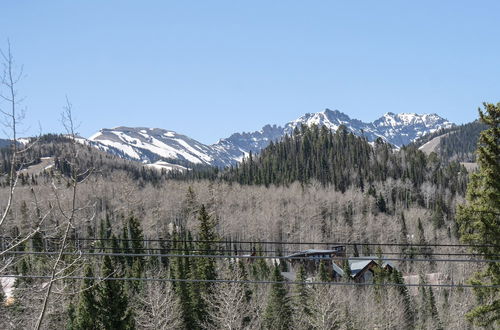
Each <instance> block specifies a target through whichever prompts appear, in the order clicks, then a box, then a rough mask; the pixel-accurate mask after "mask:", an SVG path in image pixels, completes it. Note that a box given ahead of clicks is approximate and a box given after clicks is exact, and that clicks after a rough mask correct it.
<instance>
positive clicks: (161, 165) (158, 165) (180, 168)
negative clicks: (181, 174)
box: [145, 161, 187, 171]
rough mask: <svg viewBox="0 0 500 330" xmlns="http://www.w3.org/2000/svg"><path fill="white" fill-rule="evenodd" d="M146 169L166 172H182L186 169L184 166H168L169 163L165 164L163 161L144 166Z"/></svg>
mask: <svg viewBox="0 0 500 330" xmlns="http://www.w3.org/2000/svg"><path fill="white" fill-rule="evenodd" d="M145 166H146V167H148V168H154V169H157V170H162V169H164V170H167V171H175V170H176V171H184V170H186V169H187V168H186V167H184V166H181V165H177V164H170V163H167V162H164V161H157V162H156V163H154V164H146V165H145Z"/></svg>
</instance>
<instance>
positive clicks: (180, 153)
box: [88, 109, 454, 169]
mask: <svg viewBox="0 0 500 330" xmlns="http://www.w3.org/2000/svg"><path fill="white" fill-rule="evenodd" d="M313 124H314V125H318V126H326V127H327V128H329V129H331V130H334V131H335V130H337V129H338V128H339V126H340V125H344V126H345V127H346V128H347V129H348V130H349V131H351V132H353V133H354V134H356V135H360V136H365V137H366V138H367V139H368V140H369V141H374V140H375V139H377V138H381V139H383V140H385V141H387V142H388V143H391V144H393V145H394V146H396V147H401V146H402V145H405V144H408V143H410V142H413V141H414V140H416V139H417V138H419V137H421V136H423V135H425V134H429V133H432V132H435V131H436V130H439V129H441V128H449V127H452V126H454V124H453V123H451V122H449V121H447V120H446V119H444V118H441V117H440V116H438V115H436V114H423V115H418V114H410V113H400V114H394V113H391V112H388V113H386V114H385V115H383V116H382V117H380V118H379V119H377V120H375V121H374V122H372V123H364V122H362V121H360V120H357V119H351V118H350V117H349V116H347V115H346V114H344V113H342V112H340V111H338V110H334V111H332V110H329V109H326V110H325V111H323V112H318V113H307V114H305V115H303V116H302V117H300V118H298V119H296V120H293V121H291V122H289V123H287V124H285V125H284V126H283V127H281V126H276V125H273V126H271V125H266V126H264V127H263V128H262V129H261V130H260V131H255V132H251V133H234V134H232V135H231V136H230V137H228V138H224V139H221V140H219V141H218V142H217V143H215V144H212V145H205V144H203V143H201V142H198V141H196V140H194V139H191V138H189V137H187V136H185V135H182V134H178V133H176V132H173V131H169V130H164V129H160V128H145V127H135V128H132V127H116V128H113V129H102V130H100V131H99V132H98V133H96V134H94V135H93V136H91V137H90V138H89V142H88V143H90V144H91V145H93V146H95V147H97V148H99V149H101V150H104V151H107V152H110V153H113V154H116V155H118V156H121V157H123V158H127V159H132V160H138V161H142V162H144V163H146V164H152V165H155V164H156V165H157V167H164V168H168V169H171V168H182V167H183V166H184V167H186V166H187V167H189V166H192V165H193V164H195V165H196V164H204V165H215V166H228V165H234V164H235V163H237V162H238V161H241V160H242V159H243V157H245V156H246V155H248V153H249V152H253V153H258V152H260V150H262V149H263V148H265V147H267V145H269V143H270V142H271V141H277V140H279V139H280V138H281V137H283V136H284V135H285V134H291V133H292V132H293V130H294V128H296V127H300V126H301V125H308V126H310V125H313Z"/></svg>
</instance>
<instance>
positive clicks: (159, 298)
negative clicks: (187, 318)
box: [135, 282, 182, 329]
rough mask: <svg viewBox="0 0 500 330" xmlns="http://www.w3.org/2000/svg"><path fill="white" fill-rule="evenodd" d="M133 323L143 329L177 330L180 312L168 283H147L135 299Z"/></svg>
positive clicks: (179, 322) (180, 321)
mask: <svg viewBox="0 0 500 330" xmlns="http://www.w3.org/2000/svg"><path fill="white" fill-rule="evenodd" d="M137 300H138V301H137V309H136V314H135V321H136V322H137V324H138V325H140V326H141V328H144V329H179V328H181V327H182V311H181V307H180V304H179V298H178V297H177V296H176V295H175V292H174V290H173V287H172V283H170V282H147V283H145V284H144V290H143V292H142V293H141V295H140V297H138V299H137Z"/></svg>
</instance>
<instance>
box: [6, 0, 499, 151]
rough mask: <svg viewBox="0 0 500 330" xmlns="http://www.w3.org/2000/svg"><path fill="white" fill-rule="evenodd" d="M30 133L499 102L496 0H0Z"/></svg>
mask: <svg viewBox="0 0 500 330" xmlns="http://www.w3.org/2000/svg"><path fill="white" fill-rule="evenodd" d="M0 12H1V13H2V14H1V18H0V48H2V49H5V47H6V40H7V38H9V39H10V41H11V44H12V48H13V52H14V56H15V58H16V61H17V62H18V63H19V64H23V65H24V71H25V73H26V77H25V79H24V80H23V81H22V83H21V84H20V85H19V92H20V94H21V95H23V96H25V97H26V100H25V102H24V106H25V107H26V108H27V112H26V119H25V121H24V128H23V129H24V135H30V134H34V133H36V132H37V131H38V123H40V125H41V127H42V130H43V132H45V133H47V132H62V131H63V129H62V125H61V123H60V120H59V118H60V113H61V111H62V106H63V105H64V103H65V95H67V96H68V97H69V99H70V100H71V102H72V103H73V106H74V113H75V117H76V118H77V120H78V121H79V122H80V123H81V124H80V127H79V132H80V133H81V134H82V135H83V136H90V135H91V134H93V133H94V132H96V131H97V130H99V129H100V128H103V127H107V128H109V127H114V126H120V125H127V126H148V127H161V128H166V129H171V130H174V131H177V132H179V133H182V134H186V135H188V136H190V137H193V138H195V139H198V140H199V141H201V142H204V143H214V142H216V140H217V139H218V138H221V137H227V136H229V135H230V134H231V133H233V132H237V131H253V130H257V129H260V128H261V127H262V126H263V125H265V124H268V123H271V124H272V123H276V124H284V123H285V122H287V121H289V120H293V119H295V118H297V117H299V116H300V115H302V114H304V113H307V112H318V111H322V110H323V109H325V108H330V109H338V110H340V111H343V112H345V113H346V114H348V115H349V116H351V117H352V118H357V119H361V120H363V121H372V120H374V119H376V118H378V117H379V116H381V115H382V114H383V113H385V112H389V111H391V112H396V113H397V112H417V113H438V114H439V115H441V116H444V117H446V118H448V119H449V120H451V121H453V122H456V123H464V122H469V121H472V120H474V119H475V118H476V117H477V108H478V106H480V105H481V103H482V102H483V101H487V102H495V103H496V102H499V101H500V78H499V77H500V55H499V54H500V25H499V24H498V22H500V2H499V1H458V0H454V1H435V0H434V1H291V0H287V1H268V0H266V1H259V0H253V1H234V0H227V1H217V0H211V1H206V0H203V1H202V0H200V1H124V0H121V1H90V0H89V1H69V0H67V1H56V0H53V1H24V0H18V1H2V2H1V3H0Z"/></svg>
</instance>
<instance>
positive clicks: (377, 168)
mask: <svg viewBox="0 0 500 330" xmlns="http://www.w3.org/2000/svg"><path fill="white" fill-rule="evenodd" d="M224 178H225V179H226V180H234V181H237V182H239V183H241V184H264V185H269V184H290V183H292V182H295V181H299V182H303V183H306V182H310V181H311V180H312V179H314V180H317V181H319V182H321V183H322V184H324V185H326V184H332V185H333V186H334V187H335V188H336V189H337V190H339V191H341V192H343V191H345V190H346V189H347V188H348V187H351V186H354V187H357V188H360V189H361V190H363V189H365V187H369V186H370V185H371V184H373V183H374V182H381V181H385V180H387V179H388V178H392V179H394V180H398V179H401V180H409V181H410V182H412V183H413V184H414V186H416V187H420V186H421V185H422V184H423V182H425V181H429V182H431V183H433V184H435V185H437V186H439V187H446V188H450V189H451V190H452V191H453V192H456V191H458V192H460V193H461V194H463V193H464V192H465V186H466V180H467V173H466V170H465V168H462V167H460V166H459V165H458V164H456V163H452V164H450V165H444V164H442V163H441V161H440V160H439V159H438V158H437V157H435V155H433V156H431V157H426V156H425V154H424V153H422V152H421V151H419V150H418V149H417V148H414V147H406V148H402V149H401V150H400V151H393V149H392V147H391V146H390V145H388V144H386V143H384V142H383V141H382V140H381V139H379V140H377V141H375V143H374V145H373V147H372V145H370V143H368V141H367V140H366V139H364V138H360V137H357V136H355V135H353V134H352V133H348V132H347V130H346V129H345V128H344V127H340V128H339V129H338V130H337V132H335V133H333V132H332V131H330V130H328V129H326V128H325V127H322V128H319V127H317V126H312V127H306V126H303V127H302V128H301V130H300V131H299V130H296V131H295V133H294V135H293V136H291V137H288V136H287V137H285V138H284V139H283V140H282V141H281V142H278V143H276V144H274V143H272V144H271V145H270V146H269V147H267V148H266V149H264V150H263V151H262V153H261V155H260V156H259V157H253V156H252V155H250V156H249V157H248V158H246V159H244V160H243V162H242V163H241V165H238V166H237V167H235V168H233V169H229V171H228V172H227V173H225V175H224Z"/></svg>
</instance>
